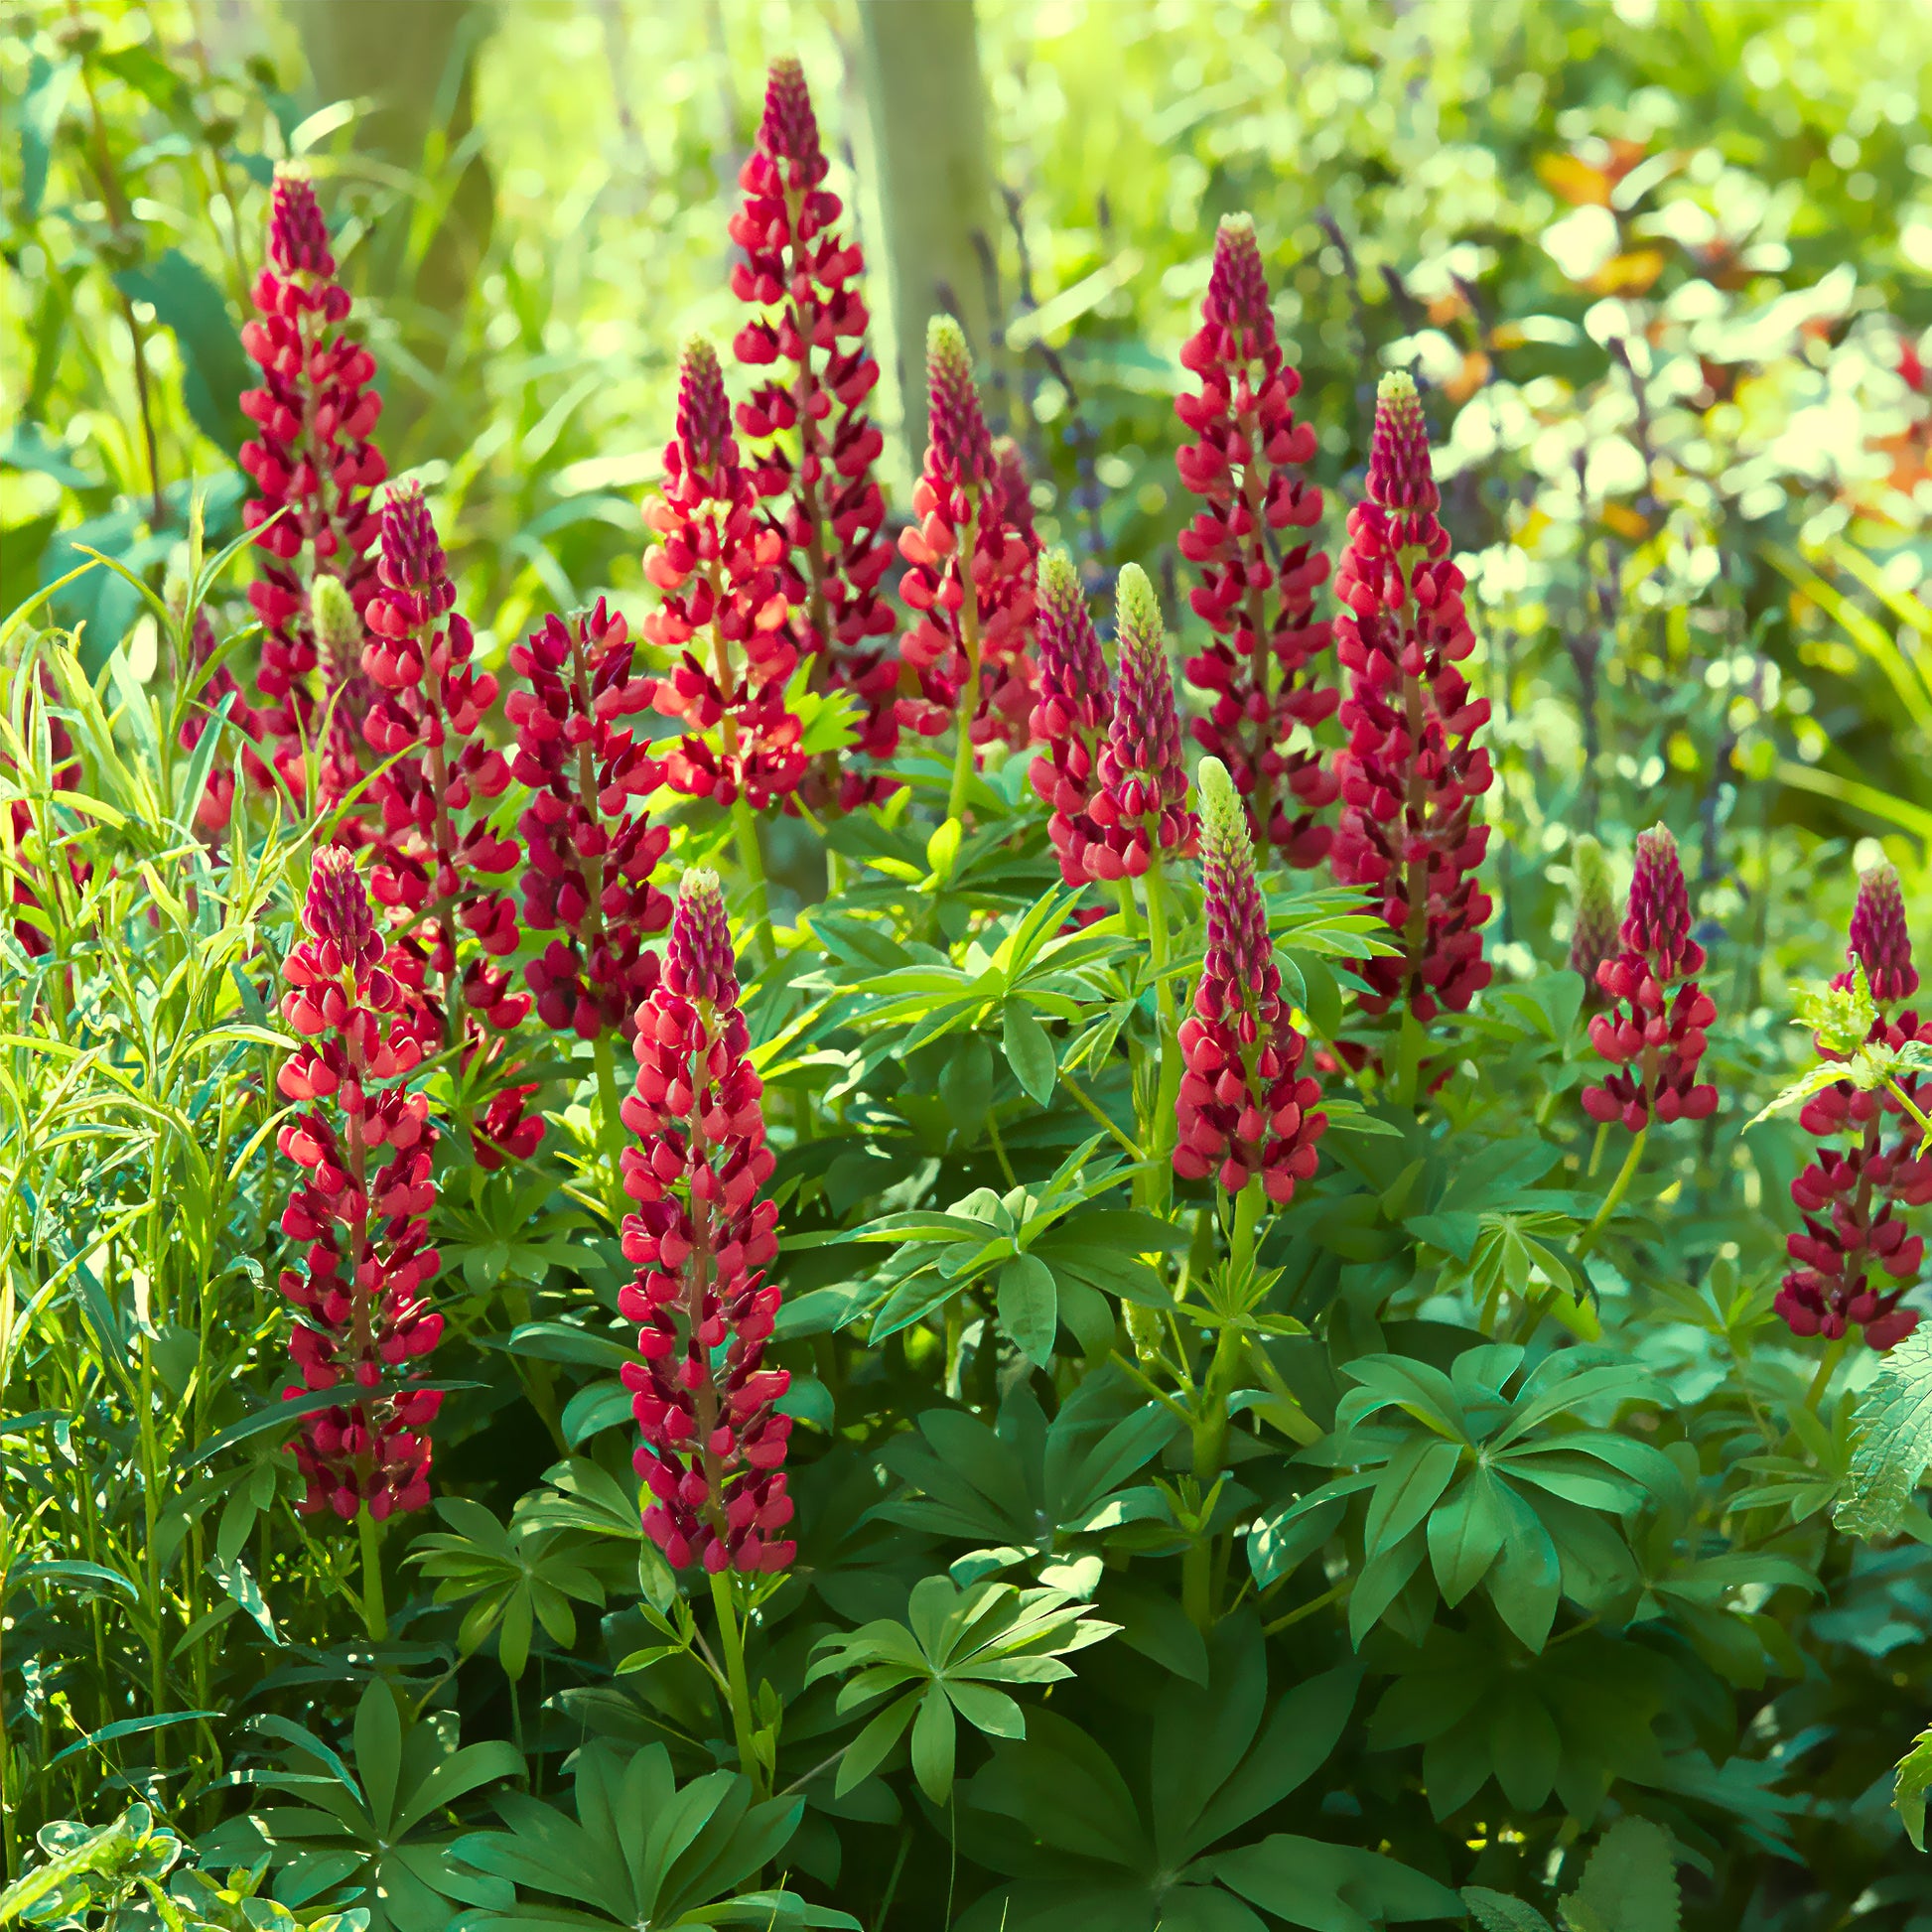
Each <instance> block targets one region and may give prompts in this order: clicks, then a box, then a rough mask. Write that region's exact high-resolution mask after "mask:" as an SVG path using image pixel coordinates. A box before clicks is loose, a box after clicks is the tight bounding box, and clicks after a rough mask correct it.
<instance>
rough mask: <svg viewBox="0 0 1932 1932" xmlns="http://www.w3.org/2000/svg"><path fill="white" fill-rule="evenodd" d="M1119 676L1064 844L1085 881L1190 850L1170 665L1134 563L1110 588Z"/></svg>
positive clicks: (1129, 872)
mask: <svg viewBox="0 0 1932 1932" xmlns="http://www.w3.org/2000/svg"><path fill="white" fill-rule="evenodd" d="M1115 606H1116V609H1117V610H1118V612H1119V616H1120V673H1119V679H1118V681H1117V683H1116V685H1115V689H1114V715H1113V718H1112V721H1111V722H1110V724H1109V725H1108V728H1107V742H1106V744H1105V745H1104V746H1103V747H1102V748H1101V750H1100V755H1099V757H1098V758H1097V759H1095V761H1094V784H1093V791H1092V795H1091V797H1090V798H1089V800H1088V804H1087V809H1086V812H1085V813H1084V814H1083V815H1082V816H1081V817H1080V818H1078V819H1076V820H1075V821H1074V822H1073V824H1072V826H1071V828H1070V829H1069V831H1068V833H1067V835H1066V844H1065V845H1064V846H1063V847H1062V848H1061V851H1062V867H1063V868H1064V866H1065V865H1066V863H1067V860H1068V858H1070V859H1071V862H1072V863H1073V864H1074V865H1075V866H1077V867H1078V868H1079V869H1080V871H1081V873H1082V874H1083V875H1084V876H1085V877H1086V878H1088V879H1103V880H1107V879H1130V878H1131V879H1138V878H1139V877H1140V876H1141V875H1142V874H1143V873H1144V872H1146V871H1147V869H1148V867H1149V866H1150V865H1151V864H1152V863H1153V861H1154V859H1155V857H1156V856H1157V855H1159V854H1165V853H1185V852H1190V851H1192V850H1193V845H1194V836H1195V833H1196V831H1197V829H1198V827H1197V823H1196V820H1195V818H1194V814H1193V813H1192V812H1190V811H1189V810H1188V809H1187V767H1186V765H1185V764H1184V763H1183V762H1182V759H1181V749H1180V718H1179V715H1178V713H1177V712H1176V711H1175V709H1174V696H1173V667H1172V665H1171V664H1170V663H1169V661H1168V645H1167V637H1166V634H1165V632H1164V631H1163V629H1162V627H1161V606H1160V603H1159V601H1158V600H1157V599H1156V597H1155V595H1154V586H1153V585H1152V584H1150V583H1149V582H1148V579H1147V573H1146V572H1145V571H1144V570H1142V568H1141V567H1140V565H1139V564H1126V565H1123V566H1122V569H1121V573H1120V583H1119V586H1118V588H1117V590H1116V592H1115Z"/></svg>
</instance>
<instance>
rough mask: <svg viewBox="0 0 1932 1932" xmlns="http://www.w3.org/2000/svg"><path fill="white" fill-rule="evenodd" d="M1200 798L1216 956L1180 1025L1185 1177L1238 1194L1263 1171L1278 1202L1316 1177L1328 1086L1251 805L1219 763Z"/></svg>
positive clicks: (1179, 1152)
mask: <svg viewBox="0 0 1932 1932" xmlns="http://www.w3.org/2000/svg"><path fill="white" fill-rule="evenodd" d="M1200 793H1201V884H1202V888H1203V892H1204V899H1203V905H1202V911H1203V916H1204V918H1205V920H1206V924H1207V952H1206V956H1205V957H1204V959H1203V960H1202V962H1201V976H1200V983H1199V985H1198V986H1196V988H1195V989H1194V1010H1193V1012H1192V1013H1191V1014H1190V1015H1189V1016H1188V1017H1187V1019H1185V1020H1183V1021H1182V1022H1181V1023H1180V1033H1179V1043H1180V1050H1181V1052H1182V1054H1183V1055H1184V1056H1185V1060H1186V1071H1185V1072H1184V1073H1183V1074H1182V1075H1181V1077H1180V1092H1179V1096H1178V1098H1177V1099H1176V1101H1175V1103H1174V1114H1175V1118H1176V1121H1177V1122H1178V1127H1179V1133H1178V1138H1177V1139H1176V1140H1175V1143H1174V1151H1173V1167H1174V1173H1177V1174H1179V1175H1180V1176H1181V1177H1182V1178H1183V1179H1185V1180H1203V1179H1206V1178H1207V1177H1209V1176H1210V1175H1211V1176H1212V1177H1213V1179H1214V1181H1215V1182H1216V1184H1217V1185H1218V1186H1220V1187H1221V1188H1223V1189H1224V1190H1225V1191H1226V1192H1228V1193H1230V1194H1238V1193H1239V1192H1240V1191H1241V1190H1242V1188H1243V1187H1245V1186H1246V1185H1247V1183H1248V1181H1249V1180H1250V1179H1251V1178H1252V1177H1253V1176H1254V1175H1256V1174H1259V1175H1260V1176H1261V1179H1262V1184H1263V1186H1264V1187H1265V1189H1266V1190H1267V1194H1268V1198H1269V1199H1270V1200H1271V1201H1274V1202H1276V1203H1277V1204H1278V1205H1279V1204H1281V1203H1283V1202H1286V1201H1288V1200H1291V1199H1293V1198H1294V1194H1295V1183H1296V1182H1297V1181H1298V1180H1307V1179H1308V1178H1309V1177H1310V1176H1311V1174H1312V1173H1314V1170H1315V1162H1316V1158H1317V1157H1316V1154H1315V1143H1316V1142H1317V1141H1318V1140H1319V1139H1320V1138H1321V1134H1322V1130H1323V1129H1324V1128H1325V1127H1326V1126H1327V1124H1328V1117H1327V1116H1326V1115H1325V1114H1320V1113H1314V1112H1311V1108H1313V1107H1314V1105H1315V1103H1316V1102H1317V1101H1319V1100H1320V1098H1321V1089H1320V1087H1319V1086H1318V1085H1317V1084H1316V1083H1315V1081H1314V1080H1313V1079H1311V1078H1306V1077H1304V1076H1303V1075H1302V1073H1301V1065H1302V1057H1303V1055H1304V1053H1305V1052H1306V1051H1307V1049H1308V1041H1307V1040H1306V1039H1304V1038H1303V1036H1302V1035H1301V1034H1299V1033H1298V1032H1297V1031H1296V1029H1295V1027H1294V1026H1293V1024H1292V1023H1291V1022H1290V1019H1289V1010H1288V1004H1287V1002H1286V1001H1284V1000H1283V998H1282V991H1281V988H1282V976H1281V971H1280V969H1279V968H1278V967H1277V966H1276V964H1275V956H1274V947H1273V945H1272V944H1271V943H1270V941H1269V937H1268V908H1267V905H1266V903H1265V902H1264V900H1263V898H1262V897H1261V887H1260V885H1259V883H1258V882H1257V880H1256V878H1255V855H1254V846H1253V843H1252V842H1251V840H1250V839H1249V836H1248V818H1247V810H1246V807H1245V806H1244V805H1243V803H1242V800H1241V797H1240V795H1239V793H1238V792H1237V791H1236V790H1235V787H1234V780H1233V778H1232V776H1231V775H1230V774H1229V771H1228V768H1227V766H1226V765H1224V764H1223V763H1222V762H1221V760H1220V759H1213V758H1209V759H1202V760H1201V764H1200Z"/></svg>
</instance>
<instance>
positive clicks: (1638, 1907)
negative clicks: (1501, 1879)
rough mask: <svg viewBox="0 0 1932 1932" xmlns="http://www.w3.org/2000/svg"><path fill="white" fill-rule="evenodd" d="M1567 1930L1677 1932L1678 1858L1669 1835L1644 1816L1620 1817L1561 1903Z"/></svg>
mask: <svg viewBox="0 0 1932 1932" xmlns="http://www.w3.org/2000/svg"><path fill="white" fill-rule="evenodd" d="M1559 1909H1560V1911H1561V1912H1562V1915H1563V1920H1564V1923H1565V1924H1566V1925H1567V1926H1568V1927H1569V1928H1570V1932H1677V1928H1678V1896H1677V1860H1676V1854H1675V1852H1674V1851H1673V1850H1672V1847H1671V1840H1670V1834H1669V1833H1668V1832H1666V1831H1665V1830H1664V1828H1663V1827H1662V1826H1661V1825H1654V1824H1652V1823H1651V1821H1650V1820H1649V1819H1648V1818H1620V1819H1618V1820H1617V1822H1616V1823H1615V1824H1614V1825H1612V1826H1611V1827H1610V1829H1609V1830H1608V1831H1607V1832H1605V1833H1604V1834H1603V1836H1602V1838H1601V1840H1600V1841H1599V1842H1598V1844H1597V1847H1596V1850H1595V1851H1593V1852H1592V1853H1591V1854H1590V1855H1589V1863H1588V1864H1587V1865H1586V1866H1585V1867H1584V1881H1583V1883H1582V1884H1581V1885H1579V1886H1578V1887H1577V1889H1576V1890H1575V1891H1574V1892H1572V1893H1571V1894H1570V1896H1569V1897H1568V1898H1566V1899H1565V1900H1564V1901H1563V1902H1562V1905H1561V1906H1560V1907H1559Z"/></svg>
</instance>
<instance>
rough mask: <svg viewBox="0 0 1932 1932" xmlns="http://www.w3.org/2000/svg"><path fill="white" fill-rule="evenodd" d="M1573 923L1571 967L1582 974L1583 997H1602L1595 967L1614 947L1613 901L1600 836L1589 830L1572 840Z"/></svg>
mask: <svg viewBox="0 0 1932 1932" xmlns="http://www.w3.org/2000/svg"><path fill="white" fill-rule="evenodd" d="M1570 866H1571V872H1572V875H1573V883H1574V888H1575V892H1574V898H1575V904H1574V908H1573V909H1574V913H1575V923H1574V924H1573V925H1572V926H1571V928H1570V970H1571V971H1572V972H1573V973H1577V974H1579V975H1581V976H1582V978H1583V982H1584V987H1585V997H1586V998H1587V999H1601V998H1602V990H1601V988H1599V987H1598V985H1597V983H1596V969H1597V968H1598V967H1599V966H1601V965H1602V964H1603V962H1604V961H1605V960H1608V959H1614V958H1615V957H1616V950H1617V918H1616V902H1615V900H1614V899H1613V898H1612V897H1611V895H1610V867H1609V861H1608V860H1607V859H1606V858H1605V857H1604V856H1603V845H1602V841H1601V840H1600V839H1597V838H1595V837H1593V836H1592V835H1591V834H1590V833H1588V832H1584V833H1582V834H1580V835H1579V836H1578V837H1577V838H1576V839H1574V840H1573V841H1572V842H1571V846H1570Z"/></svg>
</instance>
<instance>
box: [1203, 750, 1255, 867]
mask: <svg viewBox="0 0 1932 1932" xmlns="http://www.w3.org/2000/svg"><path fill="white" fill-rule="evenodd" d="M1194 783H1195V784H1196V785H1197V786H1198V787H1199V790H1200V814H1201V840H1202V843H1203V845H1205V846H1210V847H1213V848H1214V849H1216V850H1218V851H1221V852H1224V853H1227V854H1229V855H1232V854H1234V853H1236V852H1238V851H1241V850H1244V849H1246V848H1247V846H1248V843H1249V841H1248V814H1247V810H1246V808H1245V807H1244V806H1243V805H1242V803H1241V794H1240V792H1238V791H1237V790H1236V789H1235V788H1234V778H1233V775H1232V774H1231V773H1230V772H1229V770H1228V768H1227V766H1226V765H1225V764H1223V763H1222V762H1221V760H1220V759H1217V758H1204V759H1201V761H1200V765H1199V768H1198V769H1197V770H1196V771H1195V773H1194Z"/></svg>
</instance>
